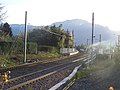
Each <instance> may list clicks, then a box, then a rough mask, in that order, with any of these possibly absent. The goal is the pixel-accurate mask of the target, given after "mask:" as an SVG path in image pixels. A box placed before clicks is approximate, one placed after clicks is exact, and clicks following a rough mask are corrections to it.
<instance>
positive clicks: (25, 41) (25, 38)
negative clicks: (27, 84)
mask: <svg viewBox="0 0 120 90" xmlns="http://www.w3.org/2000/svg"><path fill="white" fill-rule="evenodd" d="M26 53H27V11H25V32H24V63H26V61H27V60H26Z"/></svg>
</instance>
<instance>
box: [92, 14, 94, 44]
mask: <svg viewBox="0 0 120 90" xmlns="http://www.w3.org/2000/svg"><path fill="white" fill-rule="evenodd" d="M93 38H94V12H93V13H92V44H93V43H94V41H93Z"/></svg>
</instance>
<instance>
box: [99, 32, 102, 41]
mask: <svg viewBox="0 0 120 90" xmlns="http://www.w3.org/2000/svg"><path fill="white" fill-rule="evenodd" d="M101 39H102V36H101V34H100V35H99V42H101Z"/></svg>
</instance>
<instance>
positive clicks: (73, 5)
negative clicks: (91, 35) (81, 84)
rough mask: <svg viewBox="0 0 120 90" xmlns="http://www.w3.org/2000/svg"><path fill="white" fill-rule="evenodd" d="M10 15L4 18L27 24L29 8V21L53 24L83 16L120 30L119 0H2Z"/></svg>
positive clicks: (12, 22) (7, 20)
mask: <svg viewBox="0 0 120 90" xmlns="http://www.w3.org/2000/svg"><path fill="white" fill-rule="evenodd" d="M0 3H2V5H3V6H5V7H4V10H3V11H7V13H6V15H7V16H8V17H7V18H6V20H5V21H4V22H8V23H10V24H24V21H25V20H24V16H25V11H27V12H28V20H27V23H29V24H31V25H39V26H40V25H50V24H52V23H54V22H59V21H65V20H71V19H83V20H86V21H88V22H90V23H91V22H92V20H91V18H92V12H94V14H95V24H100V25H103V26H107V27H109V28H110V29H111V30H114V31H120V10H119V8H120V1H119V0H0Z"/></svg>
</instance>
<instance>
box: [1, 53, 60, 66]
mask: <svg viewBox="0 0 120 90" xmlns="http://www.w3.org/2000/svg"><path fill="white" fill-rule="evenodd" d="M58 57H60V54H58V53H50V52H41V53H39V54H27V59H30V60H34V59H39V60H46V59H51V58H58ZM23 59H24V55H23V54H16V55H11V56H9V57H6V56H5V55H0V68H2V66H3V64H5V66H6V67H10V66H15V65H19V64H22V63H23Z"/></svg>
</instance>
